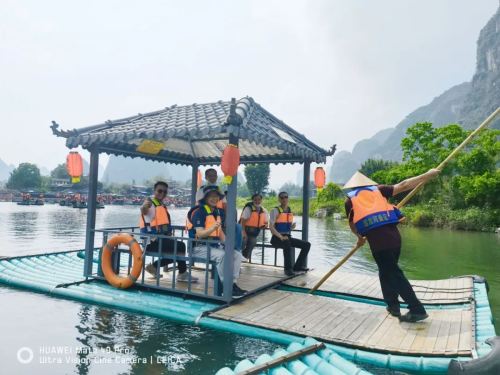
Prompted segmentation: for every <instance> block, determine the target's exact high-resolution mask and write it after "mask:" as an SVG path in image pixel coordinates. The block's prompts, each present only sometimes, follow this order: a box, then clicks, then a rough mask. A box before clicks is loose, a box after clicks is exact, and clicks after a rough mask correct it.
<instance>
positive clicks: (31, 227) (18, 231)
mask: <svg viewBox="0 0 500 375" xmlns="http://www.w3.org/2000/svg"><path fill="white" fill-rule="evenodd" d="M39 216H40V215H39V213H38V212H36V211H35V212H33V211H32V212H29V211H28V212H10V213H9V218H8V221H7V225H6V227H7V229H8V230H10V231H11V233H12V234H13V235H15V236H16V237H20V238H22V239H23V240H31V241H32V240H34V239H35V238H36V236H37V232H38V225H39Z"/></svg>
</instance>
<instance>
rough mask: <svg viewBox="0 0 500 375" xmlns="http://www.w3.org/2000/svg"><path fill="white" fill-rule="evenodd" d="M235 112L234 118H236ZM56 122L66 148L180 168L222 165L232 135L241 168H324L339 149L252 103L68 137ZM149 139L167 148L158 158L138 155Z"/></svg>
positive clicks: (171, 111) (172, 111)
mask: <svg viewBox="0 0 500 375" xmlns="http://www.w3.org/2000/svg"><path fill="white" fill-rule="evenodd" d="M231 106H233V109H234V111H233V112H234V114H233V115H230V113H231ZM58 127H59V125H58V124H57V123H55V122H53V125H52V126H51V128H52V131H53V133H54V134H55V135H57V136H60V137H64V138H66V139H67V140H66V146H67V147H69V148H76V147H78V146H81V147H83V148H84V149H89V148H92V147H94V146H96V145H97V146H98V147H99V150H100V152H105V153H108V154H114V155H124V156H131V157H142V158H145V159H151V160H163V161H168V162H173V163H179V164H191V163H192V162H193V161H195V160H197V161H198V163H199V164H202V165H203V164H218V163H220V159H221V156H222V150H223V149H224V147H225V146H226V145H227V143H228V139H229V135H230V134H233V135H235V136H237V137H238V138H239V139H240V141H239V149H240V160H241V163H242V164H244V163H251V162H259V161H267V162H269V161H271V162H276V163H286V162H292V163H294V162H302V161H303V160H304V159H309V160H310V161H313V162H318V163H324V162H325V161H326V157H327V156H330V155H333V153H334V152H335V146H333V147H332V149H331V150H330V151H326V150H324V149H322V148H320V147H318V146H317V145H315V144H314V143H312V142H311V141H309V140H308V139H307V138H306V137H305V136H304V135H302V134H299V133H298V132H296V131H295V130H293V129H292V128H290V127H289V126H288V125H286V124H285V123H284V122H283V121H281V120H278V119H277V118H276V117H274V116H273V115H272V114H270V113H269V112H267V111H266V110H265V109H264V108H262V107H261V106H260V105H259V104H257V103H255V101H254V100H253V99H252V98H249V97H247V98H243V99H241V100H239V101H238V102H236V101H233V102H224V101H218V102H216V103H208V104H192V105H189V106H176V105H174V106H172V107H167V108H165V109H163V110H160V111H156V112H151V113H146V114H138V115H136V116H132V117H128V118H124V119H120V120H114V121H111V120H108V121H106V122H104V123H103V124H99V125H94V126H89V127H85V128H81V129H74V130H69V131H64V130H60V129H59V128H58ZM144 139H149V140H153V141H157V142H163V143H165V145H164V147H163V149H162V150H161V151H160V152H159V153H158V154H157V155H149V154H143V153H140V152H137V151H136V149H137V147H138V145H139V144H140V143H141V142H142V141H143V140H144Z"/></svg>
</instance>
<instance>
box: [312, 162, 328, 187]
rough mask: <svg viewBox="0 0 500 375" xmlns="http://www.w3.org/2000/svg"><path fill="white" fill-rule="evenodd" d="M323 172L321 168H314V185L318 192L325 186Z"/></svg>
mask: <svg viewBox="0 0 500 375" xmlns="http://www.w3.org/2000/svg"><path fill="white" fill-rule="evenodd" d="M325 181H326V178H325V170H324V169H323V168H322V167H318V168H316V170H315V171H314V183H315V184H316V187H317V188H318V192H321V191H323V186H325Z"/></svg>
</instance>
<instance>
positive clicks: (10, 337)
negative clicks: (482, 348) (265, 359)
mask: <svg viewBox="0 0 500 375" xmlns="http://www.w3.org/2000/svg"><path fill="white" fill-rule="evenodd" d="M169 211H170V214H171V216H172V221H173V223H174V224H179V225H183V224H184V223H185V215H186V212H187V209H185V208H174V209H170V210H169ZM86 215H87V210H78V209H73V208H71V207H60V206H56V205H45V206H39V207H19V206H17V205H15V204H11V203H0V236H1V238H2V239H3V243H4V244H7V246H4V247H3V248H2V250H1V251H0V255H4V256H5V255H11V256H15V255H17V256H19V255H27V254H38V253H43V252H53V251H65V250H71V249H81V248H83V246H84V243H85V226H86ZM296 221H297V226H298V227H299V228H300V227H301V225H302V222H301V218H300V217H297V218H296ZM137 225H138V207H134V206H106V208H105V209H104V210H99V211H98V212H97V218H96V226H97V227H119V226H122V227H127V226H137ZM400 230H401V234H402V237H403V250H402V254H401V265H402V267H403V269H404V271H405V273H406V274H407V276H408V277H409V278H413V279H439V278H446V277H449V276H451V275H463V274H478V275H482V276H484V277H486V278H487V280H488V282H489V284H490V288H491V290H490V294H489V299H490V302H491V305H492V309H493V316H494V317H495V323H496V326H497V327H500V273H499V272H498V269H499V268H500V252H499V251H498V250H499V249H500V236H499V235H494V234H491V233H477V232H459V231H449V230H439V229H422V228H406V227H400ZM297 236H300V234H297ZM309 239H310V241H311V243H312V247H311V251H310V259H309V265H310V266H311V267H313V268H316V269H320V270H325V271H327V270H329V269H330V268H332V267H333V266H334V265H335V264H337V263H338V261H340V260H341V259H342V258H343V257H344V256H345V254H347V253H348V252H349V251H350V250H351V249H352V247H353V246H354V244H355V242H356V238H355V237H354V235H352V234H351V233H350V230H349V228H347V227H346V223H345V221H336V220H333V219H332V218H327V219H311V221H310V233H309ZM268 240H269V235H268ZM96 244H100V242H99V240H96ZM253 256H254V259H255V260H259V259H260V250H259V249H258V248H256V249H255V250H254V253H253ZM265 257H266V259H267V262H268V263H273V262H274V250H273V249H266V250H265ZM278 264H283V261H282V253H281V251H278ZM341 271H344V272H346V271H354V272H358V273H367V274H376V272H377V267H376V264H375V262H374V261H373V258H372V256H371V253H370V250H369V248H368V246H365V247H363V248H362V249H360V250H358V251H357V252H356V253H355V254H354V255H353V256H352V257H351V259H350V260H349V261H347V262H346V263H345V265H343V266H342V268H341ZM0 296H1V299H2V319H1V320H0V332H2V334H3V338H4V340H0V363H2V371H1V372H2V373H4V372H5V373H16V371H17V370H19V363H18V362H17V360H16V351H17V350H18V349H19V348H20V347H23V346H26V345H28V344H29V345H31V346H32V347H33V348H35V347H39V346H64V345H67V346H72V347H75V346H85V347H88V348H93V349H100V348H106V347H108V346H109V347H113V348H115V347H116V348H117V347H121V346H123V347H124V348H125V349H127V350H128V353H123V354H121V356H122V357H125V358H129V359H132V358H141V357H147V358H150V357H151V356H154V357H156V358H164V357H166V358H168V357H169V356H172V358H174V357H175V356H178V357H180V358H181V361H180V362H179V363H177V362H176V363H174V362H173V360H171V362H170V363H166V364H165V363H158V361H156V362H154V363H146V364H142V363H138V364H130V363H128V364H127V363H114V362H113V363H111V364H103V363H93V362H92V361H90V362H86V361H77V362H78V363H72V364H62V365H58V367H56V368H55V370H54V368H51V367H48V366H46V365H40V364H38V365H36V364H35V363H33V364H32V366H31V367H25V368H23V369H26V370H27V371H28V372H29V373H39V374H54V373H71V372H76V373H79V374H87V373H90V374H102V373H131V374H144V373H167V372H169V371H170V372H171V371H178V372H179V373H187V374H205V373H215V372H216V371H217V370H218V369H219V368H221V367H223V366H233V367H234V365H235V364H236V363H237V362H238V361H240V360H242V359H244V358H250V359H256V358H257V357H258V356H259V355H260V354H262V353H264V352H267V353H270V352H272V351H273V350H274V349H275V348H276V347H277V345H276V344H273V343H270V342H267V341H265V340H258V339H251V338H247V337H243V336H238V335H235V334H231V333H227V332H222V331H214V330H209V329H204V328H201V327H197V326H192V325H186V324H177V323H174V322H171V321H168V320H166V319H161V318H154V317H149V316H144V315H139V314H133V313H129V312H125V311H117V310H113V309H109V308H105V307H102V306H97V305H89V304H85V303H81V302H77V301H69V300H64V299H59V298H51V297H49V296H47V295H44V294H37V293H31V292H29V291H26V290H22V289H16V288H10V287H5V286H3V285H0ZM98 356H100V357H103V358H106V357H111V356H112V358H115V357H116V353H113V354H103V355H101V354H95V353H93V352H87V353H80V354H78V356H75V357H78V358H82V359H83V358H88V359H92V358H94V357H98ZM105 366H107V367H105ZM108 369H109V370H108ZM17 373H18V372H17ZM377 373H378V370H377Z"/></svg>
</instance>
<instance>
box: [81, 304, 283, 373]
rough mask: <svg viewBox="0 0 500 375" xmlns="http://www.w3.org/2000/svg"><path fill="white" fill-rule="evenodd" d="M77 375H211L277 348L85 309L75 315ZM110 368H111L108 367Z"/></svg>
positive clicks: (193, 328) (160, 321)
mask: <svg viewBox="0 0 500 375" xmlns="http://www.w3.org/2000/svg"><path fill="white" fill-rule="evenodd" d="M78 316H79V318H80V322H79V323H78V325H77V326H76V329H77V334H76V336H77V340H78V341H79V342H80V343H81V346H82V347H84V348H87V349H88V350H87V351H84V352H82V353H80V354H79V355H78V358H79V359H80V362H81V363H78V364H76V371H75V372H77V373H79V374H87V373H124V372H126V373H130V374H167V373H171V372H172V371H175V372H181V373H186V374H202V373H215V372H216V371H217V370H218V369H219V368H221V367H223V366H224V365H230V366H234V365H235V364H236V363H237V362H239V361H240V360H242V359H244V358H253V359H256V358H257V357H258V356H260V355H261V354H262V353H264V352H272V351H274V350H275V349H277V348H278V347H281V346H280V345H277V344H274V343H269V342H266V341H263V340H259V339H253V338H246V337H241V336H238V335H234V334H231V333H226V332H222V331H212V330H209V329H205V328H202V327H198V326H194V325H188V324H177V323H173V322H170V321H168V320H165V319H156V318H153V317H149V316H143V315H137V314H128V313H125V312H121V311H115V310H109V309H105V308H102V307H98V306H90V305H84V306H82V308H81V310H80V311H79V313H78ZM109 362H111V363H109Z"/></svg>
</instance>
